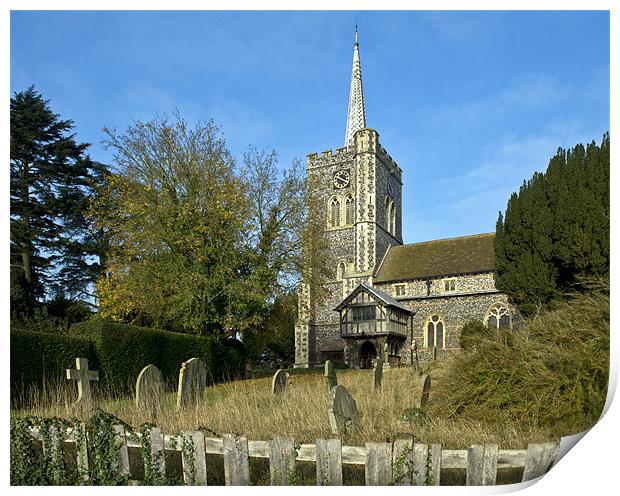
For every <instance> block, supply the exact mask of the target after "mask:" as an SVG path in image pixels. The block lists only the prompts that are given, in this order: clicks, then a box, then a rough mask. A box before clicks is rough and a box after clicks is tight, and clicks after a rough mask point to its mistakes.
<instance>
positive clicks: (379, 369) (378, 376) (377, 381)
mask: <svg viewBox="0 0 620 496" xmlns="http://www.w3.org/2000/svg"><path fill="white" fill-rule="evenodd" d="M373 375H374V390H375V391H378V390H380V389H381V382H382V380H383V360H381V359H380V358H377V359H376V360H375V366H374V374H373Z"/></svg>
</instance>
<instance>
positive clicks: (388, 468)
mask: <svg viewBox="0 0 620 496" xmlns="http://www.w3.org/2000/svg"><path fill="white" fill-rule="evenodd" d="M366 450H367V455H366V485H367V486H388V485H389V484H390V483H391V482H392V445H391V444H390V443H366Z"/></svg>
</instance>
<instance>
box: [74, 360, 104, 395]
mask: <svg viewBox="0 0 620 496" xmlns="http://www.w3.org/2000/svg"><path fill="white" fill-rule="evenodd" d="M67 379H69V380H71V381H77V387H78V398H77V401H76V402H75V403H74V406H79V407H91V406H92V404H93V397H92V394H91V391H90V381H98V380H99V372H97V371H96V370H88V360H87V359H86V358H76V359H75V368H74V369H67Z"/></svg>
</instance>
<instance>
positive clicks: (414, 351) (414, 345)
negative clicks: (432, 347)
mask: <svg viewBox="0 0 620 496" xmlns="http://www.w3.org/2000/svg"><path fill="white" fill-rule="evenodd" d="M411 367H412V368H413V371H414V372H416V373H418V374H419V373H420V361H419V358H418V342H417V341H416V340H415V339H414V340H412V341H411Z"/></svg>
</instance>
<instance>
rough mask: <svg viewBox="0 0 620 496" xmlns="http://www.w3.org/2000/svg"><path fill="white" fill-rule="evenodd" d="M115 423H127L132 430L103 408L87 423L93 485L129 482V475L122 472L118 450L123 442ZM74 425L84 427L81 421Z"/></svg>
mask: <svg viewBox="0 0 620 496" xmlns="http://www.w3.org/2000/svg"><path fill="white" fill-rule="evenodd" d="M115 425H125V427H126V428H127V429H128V430H131V427H130V426H128V425H127V424H125V422H123V421H122V420H121V419H119V418H118V417H115V416H114V415H111V414H109V413H107V412H104V411H103V410H97V411H96V412H95V414H94V415H93V416H92V417H91V418H90V419H89V420H88V422H87V424H86V431H87V433H88V445H89V446H88V457H89V458H88V468H89V470H88V475H89V483H90V484H92V485H96V486H120V485H123V484H126V483H127V480H128V477H127V476H126V475H121V473H120V466H119V460H118V450H119V448H120V447H121V442H120V441H119V440H118V439H117V438H116V434H115V432H114V426H115ZM74 426H75V427H77V428H81V427H82V426H81V425H80V424H79V423H76V424H74ZM78 446H79V443H78ZM78 449H79V448H78Z"/></svg>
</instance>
